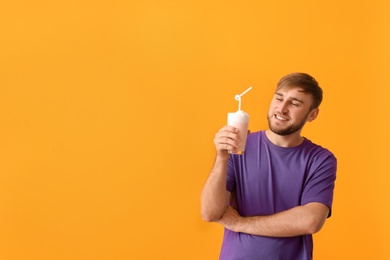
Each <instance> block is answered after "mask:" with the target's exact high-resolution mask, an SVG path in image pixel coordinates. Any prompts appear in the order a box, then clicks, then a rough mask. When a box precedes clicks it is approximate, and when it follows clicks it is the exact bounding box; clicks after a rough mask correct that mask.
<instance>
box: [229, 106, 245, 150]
mask: <svg viewBox="0 0 390 260" xmlns="http://www.w3.org/2000/svg"><path fill="white" fill-rule="evenodd" d="M248 123H249V115H248V114H247V113H246V112H244V111H242V110H239V111H237V112H231V113H228V118H227V124H228V125H229V126H234V127H235V128H237V129H238V134H239V136H240V137H241V140H240V142H239V145H238V149H237V150H236V151H234V152H233V151H229V153H231V154H243V153H244V151H245V146H246V138H247V135H248Z"/></svg>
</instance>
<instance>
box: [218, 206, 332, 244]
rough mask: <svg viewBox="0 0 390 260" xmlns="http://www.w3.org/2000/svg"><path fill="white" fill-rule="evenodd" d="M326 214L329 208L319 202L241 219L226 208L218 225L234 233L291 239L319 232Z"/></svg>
mask: <svg viewBox="0 0 390 260" xmlns="http://www.w3.org/2000/svg"><path fill="white" fill-rule="evenodd" d="M328 214H329V208H328V207H327V206H326V205H324V204H322V203H319V202H311V203H308V204H306V205H303V206H297V207H294V208H292V209H289V210H286V211H282V212H279V213H276V214H273V215H268V216H253V217H242V216H240V215H239V214H238V212H237V211H236V210H235V209H233V208H232V207H228V208H227V209H226V211H225V213H224V215H223V216H222V218H221V219H220V220H219V221H218V223H220V224H222V225H223V226H224V227H225V228H227V229H230V230H232V231H235V232H242V233H247V234H251V235H258V236H269V237H292V236H300V235H306V234H314V233H316V232H318V231H320V229H321V228H322V226H323V225H324V223H325V220H326V218H327V216H328Z"/></svg>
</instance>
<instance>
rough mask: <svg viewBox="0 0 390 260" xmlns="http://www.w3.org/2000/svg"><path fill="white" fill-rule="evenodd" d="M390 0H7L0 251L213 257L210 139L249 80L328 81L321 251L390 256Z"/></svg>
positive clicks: (259, 99) (1, 72)
mask: <svg viewBox="0 0 390 260" xmlns="http://www.w3.org/2000/svg"><path fill="white" fill-rule="evenodd" d="M389 3H390V2H389V1H386V0H383V1H380V0H376V1H309V0H305V1H287V0H286V1H203V0H197V1H179V0H166V1H162V0H161V1H147V0H142V1H121V0H113V1H87V0H77V1H74V0H70V1H49V0H46V1H42V0H38V1H21V0H15V1H3V2H2V3H1V4H0V28H1V32H0V37H1V38H0V61H1V62H0V259H6V260H12V259H18V260H19V259H28V260H30V259H31V260H32V259H34V260H35V259H40V260H41V259H97V260H98V259H99V260H100V259H196V260H199V259H217V257H218V254H219V249H220V244H221V238H222V227H220V226H219V225H217V224H210V223H205V222H203V221H202V220H201V218H200V213H199V210H200V205H199V197H200V191H201V189H202V186H203V184H204V182H205V180H206V178H207V176H208V173H209V170H210V168H211V165H212V162H213V159H214V145H213V138H214V134H215V132H216V131H217V130H218V129H219V128H220V127H221V126H222V125H224V124H225V122H226V114H227V112H229V111H235V110H236V108H237V102H236V101H235V100H234V95H235V94H238V93H241V92H242V91H244V90H245V89H246V88H248V87H249V86H253V89H252V90H251V91H250V92H249V93H248V94H247V95H245V97H244V98H243V109H244V110H246V111H247V112H248V113H249V114H250V116H251V121H250V129H251V130H252V131H256V130H259V129H264V128H265V127H267V123H266V112H267V109H268V105H269V101H270V98H271V96H272V93H273V91H274V88H275V85H276V83H277V81H278V80H279V78H280V77H282V76H283V75H285V74H287V73H290V72H295V71H302V72H307V73H309V74H312V75H313V76H314V77H316V79H317V80H318V81H319V82H320V85H321V86H322V87H323V89H324V91H325V96H324V102H323V104H322V106H321V113H320V115H319V118H318V119H316V120H315V121H314V122H313V123H310V124H309V125H308V126H307V127H306V129H305V130H304V135H305V136H306V137H308V138H309V139H311V140H312V141H314V142H316V143H319V144H321V145H322V146H324V147H327V148H329V149H330V150H332V151H333V152H334V153H335V155H336V156H337V158H338V161H339V170H338V179H337V182H336V190H335V199H334V208H333V216H332V217H331V218H330V219H329V220H328V221H327V223H326V225H325V226H324V228H323V230H322V231H321V232H320V233H318V234H316V235H315V251H314V254H315V259H317V260H320V259H324V260H328V259H342V260H344V259H390V249H389V248H390V247H389V244H390V241H389V238H388V234H389V233H390V222H389V219H390V208H389V201H390V200H389V199H390V191H389V190H390V189H389V184H390V166H389V161H388V160H389V154H390V151H389V150H390V149H389V147H390V141H389V135H388V134H389V132H390V124H389V114H390V109H389V101H388V97H389V95H390V90H389V89H390V88H389V84H390V79H389V69H390V48H389V46H390V33H389V28H390V4H389Z"/></svg>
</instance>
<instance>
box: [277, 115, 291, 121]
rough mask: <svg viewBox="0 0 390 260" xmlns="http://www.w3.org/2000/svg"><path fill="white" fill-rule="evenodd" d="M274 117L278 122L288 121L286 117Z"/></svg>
mask: <svg viewBox="0 0 390 260" xmlns="http://www.w3.org/2000/svg"><path fill="white" fill-rule="evenodd" d="M275 117H276V119H278V120H280V121H288V118H287V117H284V116H281V115H277V114H275Z"/></svg>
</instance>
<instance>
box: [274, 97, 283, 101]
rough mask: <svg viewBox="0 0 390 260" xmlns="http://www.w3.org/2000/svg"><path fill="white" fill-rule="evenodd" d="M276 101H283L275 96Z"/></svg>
mask: <svg viewBox="0 0 390 260" xmlns="http://www.w3.org/2000/svg"><path fill="white" fill-rule="evenodd" d="M275 99H276V100H277V101H283V99H281V98H275Z"/></svg>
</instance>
